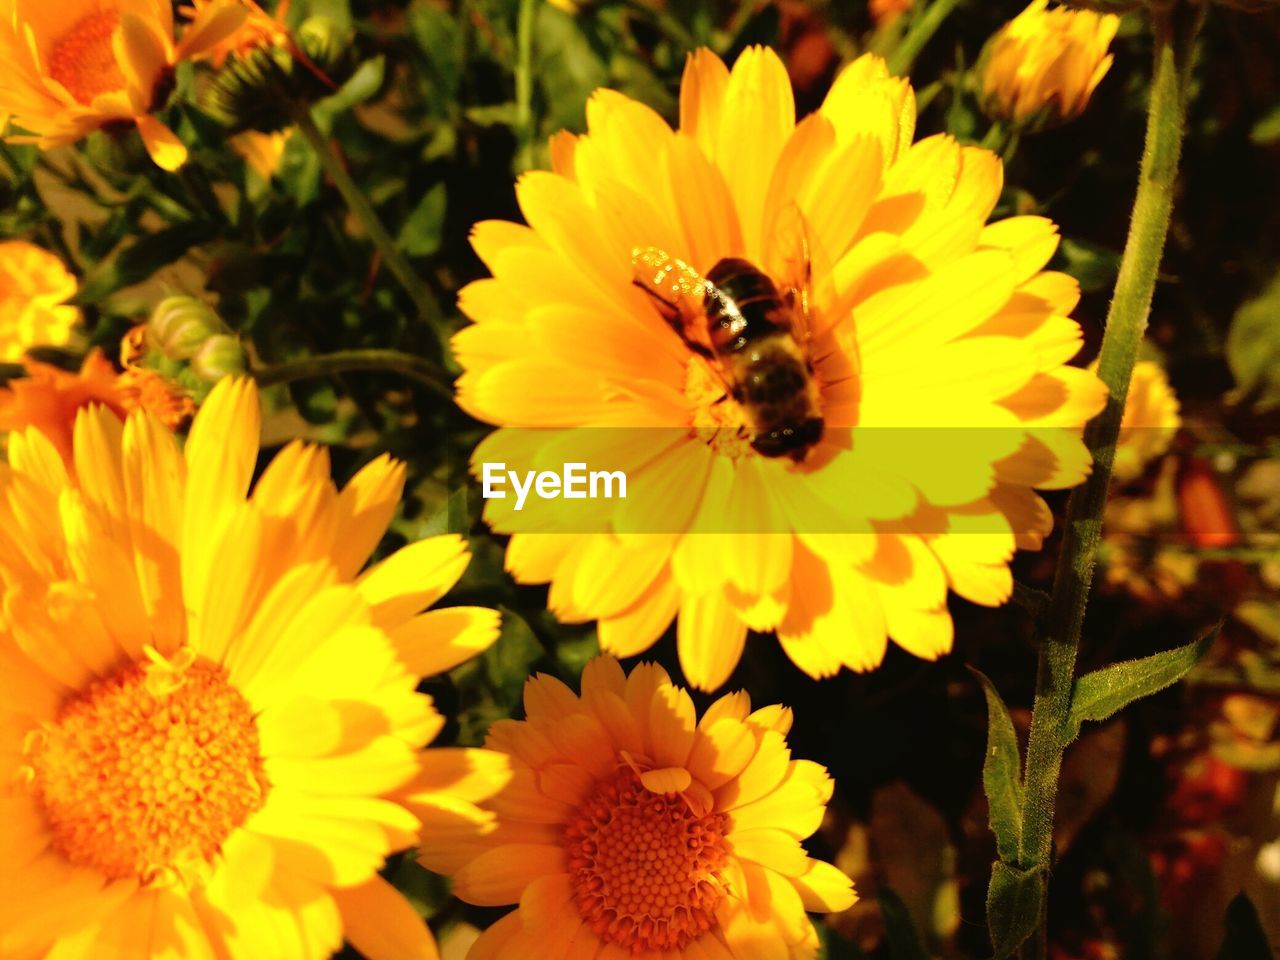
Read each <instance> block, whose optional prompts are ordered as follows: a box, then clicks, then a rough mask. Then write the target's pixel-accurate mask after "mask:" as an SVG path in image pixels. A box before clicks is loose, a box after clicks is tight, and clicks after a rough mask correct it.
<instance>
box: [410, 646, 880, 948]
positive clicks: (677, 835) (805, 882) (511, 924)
mask: <svg viewBox="0 0 1280 960" xmlns="http://www.w3.org/2000/svg"><path fill="white" fill-rule="evenodd" d="M524 704H525V714H526V719H525V720H522V721H516V720H502V721H499V722H498V723H495V724H494V725H493V728H492V730H491V731H490V733H489V739H488V741H487V746H489V747H490V748H492V749H494V750H498V751H501V752H502V753H505V754H509V755H510V758H511V765H512V774H513V775H512V779H511V783H510V786H509V787H508V788H507V789H505V790H504V791H503V792H502V793H500V794H498V795H497V796H496V797H495V798H494V799H493V800H492V801H491V802H490V803H489V804H487V806H488V807H489V808H491V809H492V810H493V811H494V812H495V813H496V814H497V829H496V830H494V831H493V832H492V833H491V834H488V835H486V836H484V837H482V838H480V839H479V840H472V841H470V842H464V843H457V842H455V843H453V844H452V848H451V849H446V844H447V843H448V841H450V840H451V839H452V838H451V836H450V835H449V833H448V832H447V831H445V830H440V831H435V830H431V829H428V830H427V831H426V833H425V834H424V839H425V841H426V842H425V847H426V850H425V852H424V854H423V862H424V863H425V864H426V865H427V866H428V867H430V868H431V869H434V870H438V871H442V872H446V873H450V874H452V875H453V877H454V884H453V890H454V893H455V894H457V895H458V896H459V897H461V898H462V899H463V900H466V901H467V902H469V903H474V904H478V905H481V906H503V905H505V904H513V903H518V904H519V907H518V909H516V910H515V911H513V912H512V913H510V914H508V915H507V916H505V917H504V918H503V919H501V920H499V921H498V922H497V923H496V924H494V925H493V926H492V927H490V928H489V929H488V930H486V931H485V932H484V934H483V935H482V936H481V937H480V939H479V940H478V941H477V942H476V944H475V945H474V946H473V947H472V948H471V951H470V952H469V953H468V955H467V956H468V958H469V960H493V958H497V957H503V958H505V957H512V958H517V957H518V958H520V960H566V958H569V957H575V958H576V957H593V958H598V960H623V958H626V957H632V956H645V957H654V958H657V957H663V958H667V960H677V958H688V960H704V958H705V960H754V958H762V957H773V958H779V960H783V958H789V960H809V958H813V957H816V956H817V953H818V939H817V935H816V933H815V931H814V928H813V924H812V923H811V922H810V921H809V918H808V917H807V916H806V913H805V911H807V910H808V911H815V912H829V911H836V910H845V909H847V908H848V907H849V906H851V905H852V904H853V902H854V900H855V899H856V897H855V895H854V892H853V889H852V883H851V882H850V880H849V878H848V877H846V876H845V875H844V874H843V873H841V872H840V871H839V870H837V869H836V868H835V867H833V866H832V865H831V864H829V863H824V862H822V861H819V860H814V859H812V858H810V857H809V856H808V855H807V854H806V853H805V850H804V848H803V847H802V846H801V845H800V841H801V840H803V839H804V838H805V837H808V836H809V835H810V834H812V833H813V832H814V831H815V830H816V829H817V828H818V826H819V824H820V823H821V822H822V817H823V813H824V812H825V809H826V804H827V801H828V800H829V799H830V797H831V791H832V782H831V778H830V776H828V774H827V771H826V769H825V768H823V767H821V766H819V765H818V764H816V763H812V762H810V761H808V760H793V759H791V751H790V750H789V749H788V747H787V742H786V735H787V732H788V730H790V727H791V711H790V710H788V709H786V708H784V707H777V706H772V707H765V708H763V709H760V710H757V711H755V712H754V713H752V712H751V705H750V698H749V697H748V696H747V695H746V694H745V693H733V694H729V695H727V696H725V697H722V698H721V699H720V700H718V701H716V702H715V703H714V704H712V705H711V707H710V708H708V710H707V711H706V713H705V714H704V715H703V717H702V719H701V721H699V720H698V719H697V716H696V714H695V712H694V707H693V701H692V700H691V699H690V698H689V694H688V693H687V692H686V691H685V690H683V689H681V688H680V687H677V686H674V685H673V684H672V683H671V681H670V678H669V677H668V676H667V673H666V671H665V670H663V669H662V668H661V667H659V666H657V665H656V664H652V663H644V664H641V665H640V666H638V667H636V669H634V670H633V671H632V672H631V675H630V676H626V675H624V674H623V671H622V668H621V667H620V666H619V665H618V662H617V661H616V660H614V659H613V658H612V657H598V658H597V659H595V660H593V661H592V662H591V663H589V664H588V665H587V667H586V670H585V671H584V672H583V675H582V695H581V697H579V696H577V695H575V694H574V693H573V691H572V690H570V689H569V688H568V687H566V686H565V685H564V684H563V683H561V682H560V681H558V680H556V679H554V678H552V677H548V676H545V675H539V676H537V677H533V678H531V679H530V680H529V681H528V682H527V683H526V684H525V689H524ZM437 832H438V834H439V835H438V836H437Z"/></svg>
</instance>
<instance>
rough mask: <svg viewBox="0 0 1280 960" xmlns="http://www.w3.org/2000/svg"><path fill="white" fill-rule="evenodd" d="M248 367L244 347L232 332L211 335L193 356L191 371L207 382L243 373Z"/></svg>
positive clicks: (215, 381)
mask: <svg viewBox="0 0 1280 960" xmlns="http://www.w3.org/2000/svg"><path fill="white" fill-rule="evenodd" d="M247 368H248V363H247V360H246V357H245V353H244V347H242V346H241V345H240V341H239V340H237V339H236V338H235V337H233V336H231V335H230V334H227V333H223V334H219V335H218V336H216V337H210V338H209V339H208V340H206V341H205V342H204V345H203V346H201V347H200V349H199V350H198V351H197V352H196V355H195V356H194V357H192V358H191V372H192V374H194V375H195V376H196V377H197V378H198V379H200V380H203V381H205V382H206V383H217V382H218V381H219V380H221V379H222V378H223V377H228V376H233V375H236V374H242V373H244V372H245V370H246V369H247Z"/></svg>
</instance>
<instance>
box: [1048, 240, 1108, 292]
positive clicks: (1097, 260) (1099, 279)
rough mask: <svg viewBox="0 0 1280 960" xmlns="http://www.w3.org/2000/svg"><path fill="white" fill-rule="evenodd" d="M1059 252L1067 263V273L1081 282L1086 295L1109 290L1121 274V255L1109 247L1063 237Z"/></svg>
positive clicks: (1081, 287)
mask: <svg viewBox="0 0 1280 960" xmlns="http://www.w3.org/2000/svg"><path fill="white" fill-rule="evenodd" d="M1059 251H1060V253H1061V255H1062V258H1063V259H1064V260H1065V261H1066V267H1065V269H1066V272H1067V273H1069V274H1071V276H1073V277H1075V278H1076V279H1077V280H1078V281H1079V282H1080V289H1081V290H1083V291H1085V292H1086V293H1089V292H1091V291H1094V290H1103V289H1109V288H1110V287H1111V285H1112V284H1113V283H1115V279H1116V274H1117V273H1119V272H1120V254H1119V253H1117V252H1116V251H1115V250H1111V249H1108V248H1107V247H1101V246H1098V245H1096V244H1092V243H1086V242H1085V241H1083V240H1077V239H1074V238H1072V237H1063V238H1062V245H1061V247H1060V248H1059Z"/></svg>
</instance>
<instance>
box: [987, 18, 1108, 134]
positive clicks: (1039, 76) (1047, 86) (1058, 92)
mask: <svg viewBox="0 0 1280 960" xmlns="http://www.w3.org/2000/svg"><path fill="white" fill-rule="evenodd" d="M1119 26H1120V18H1119V17H1117V16H1114V15H1112V14H1099V13H1093V12H1092V11H1089V10H1071V9H1067V8H1064V7H1059V8H1055V9H1053V10H1050V9H1048V0H1032V2H1031V5H1030V6H1028V7H1027V8H1026V9H1025V10H1024V11H1022V13H1020V14H1018V16H1017V17H1015V18H1014V19H1013V20H1011V21H1009V22H1008V23H1006V24H1005V25H1004V26H1003V27H1001V28H1000V30H999V31H998V32H997V33H996V34H995V35H994V36H993V37H991V39H990V40H988V41H987V44H986V46H985V47H984V48H983V51H982V56H981V58H980V59H979V61H978V75H979V77H980V78H981V79H980V81H979V82H980V84H981V102H982V109H983V111H984V112H985V113H986V114H987V116H989V117H991V118H992V119H994V120H1001V121H1004V122H1006V123H1012V124H1014V125H1016V126H1018V127H1020V128H1022V129H1024V130H1028V131H1035V130H1042V129H1044V128H1046V127H1051V126H1055V125H1057V124H1060V123H1065V122H1066V121H1068V120H1071V119H1074V118H1075V117H1077V116H1079V115H1080V114H1081V113H1082V112H1083V111H1084V108H1085V107H1086V106H1088V104H1089V98H1090V97H1091V96H1092V95H1093V91H1094V89H1095V88H1096V87H1097V86H1098V84H1099V83H1100V82H1101V81H1102V78H1103V77H1104V76H1106V73H1107V71H1108V70H1109V69H1110V68H1111V61H1112V59H1113V58H1112V56H1111V55H1110V54H1109V53H1108V52H1107V50H1108V48H1109V47H1110V45H1111V40H1112V38H1114V37H1115V35H1116V30H1117V29H1118V28H1119Z"/></svg>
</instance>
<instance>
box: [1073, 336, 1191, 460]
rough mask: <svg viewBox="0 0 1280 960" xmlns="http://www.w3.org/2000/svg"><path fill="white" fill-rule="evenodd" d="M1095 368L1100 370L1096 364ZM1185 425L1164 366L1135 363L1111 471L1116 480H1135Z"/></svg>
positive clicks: (1146, 361) (1143, 362)
mask: <svg viewBox="0 0 1280 960" xmlns="http://www.w3.org/2000/svg"><path fill="white" fill-rule="evenodd" d="M1092 369H1095V370H1096V369H1097V364H1094V366H1093V368H1092ZM1180 426H1182V418H1181V416H1179V408H1178V398H1177V396H1176V395H1175V394H1174V392H1173V388H1172V387H1171V386H1169V378H1168V377H1167V376H1166V375H1165V372H1164V367H1162V366H1160V364H1158V363H1155V362H1153V361H1150V360H1141V361H1139V362H1138V363H1137V364H1135V365H1134V368H1133V379H1131V380H1130V381H1129V395H1128V397H1126V398H1125V403H1124V418H1123V419H1122V420H1121V421H1120V437H1119V439H1118V441H1117V443H1116V456H1115V461H1114V462H1113V463H1112V466H1111V472H1112V474H1113V475H1114V476H1115V478H1116V479H1117V480H1122V481H1123V480H1133V479H1135V478H1136V477H1138V476H1140V475H1141V473H1142V471H1143V470H1144V469H1145V468H1146V466H1147V464H1148V463H1150V462H1151V461H1152V460H1154V459H1156V457H1159V456H1160V455H1161V454H1163V453H1164V452H1165V451H1166V450H1168V449H1169V444H1170V443H1172V442H1173V438H1174V435H1175V434H1176V433H1177V432H1178V428H1179V427H1180Z"/></svg>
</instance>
